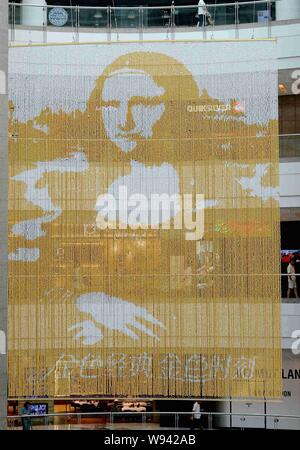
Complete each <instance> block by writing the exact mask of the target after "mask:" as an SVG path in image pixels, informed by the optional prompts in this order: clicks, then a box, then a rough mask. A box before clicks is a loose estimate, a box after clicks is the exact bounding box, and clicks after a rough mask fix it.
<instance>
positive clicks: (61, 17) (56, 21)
mask: <svg viewBox="0 0 300 450" xmlns="http://www.w3.org/2000/svg"><path fill="white" fill-rule="evenodd" d="M48 18H49V22H50V23H51V24H52V25H54V26H56V27H63V26H64V25H65V24H66V23H67V21H68V13H67V11H66V10H65V9H64V8H53V9H51V11H50V12H49V15H48Z"/></svg>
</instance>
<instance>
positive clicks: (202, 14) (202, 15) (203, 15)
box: [197, 0, 207, 27]
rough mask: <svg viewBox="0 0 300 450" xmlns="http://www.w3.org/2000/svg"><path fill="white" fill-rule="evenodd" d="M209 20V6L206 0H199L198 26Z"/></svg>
mask: <svg viewBox="0 0 300 450" xmlns="http://www.w3.org/2000/svg"><path fill="white" fill-rule="evenodd" d="M206 22H207V8H206V4H205V1H204V0H199V2H198V23H197V26H198V27H202V26H204V27H205V25H206Z"/></svg>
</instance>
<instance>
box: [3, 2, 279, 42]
mask: <svg viewBox="0 0 300 450" xmlns="http://www.w3.org/2000/svg"><path fill="white" fill-rule="evenodd" d="M277 1H280V0H257V1H249V2H240V3H239V2H232V3H222V4H207V5H206V7H205V10H204V12H205V14H204V20H202V17H199V14H198V12H199V11H198V5H197V4H196V5H190V6H188V5H187V6H175V5H168V6H156V7H155V6H154V7H147V6H140V7H125V6H122V7H121V6H120V7H111V6H107V7H87V6H63V7H53V6H50V5H47V6H40V5H27V4H26V5H22V4H19V3H14V2H12V3H9V26H10V40H11V42H14V41H15V39H16V36H15V30H16V29H20V28H21V29H22V28H24V29H26V28H27V29H31V30H40V31H42V32H43V33H44V41H45V42H47V32H48V31H59V30H61V31H62V30H63V29H66V31H67V30H68V31H71V32H72V34H73V40H74V41H77V40H79V33H80V30H82V32H84V30H83V29H84V28H85V29H87V28H88V29H92V31H99V32H102V33H105V34H107V36H108V37H110V34H111V33H112V32H115V33H118V32H119V31H122V30H124V31H126V32H128V31H130V30H132V31H134V32H138V33H139V34H140V37H142V33H143V32H146V31H151V30H154V29H160V30H166V33H167V37H171V38H172V33H175V30H180V29H181V28H189V29H192V28H194V29H195V30H199V31H201V30H202V31H203V33H205V36H204V37H209V38H210V39H213V38H214V34H213V33H214V30H215V28H216V27H226V26H228V27H230V28H232V29H234V30H235V32H236V37H237V38H238V37H239V29H241V28H243V26H244V25H246V26H249V24H250V25H253V27H254V26H259V25H263V26H266V27H267V30H268V31H267V35H268V36H267V37H270V36H271V30H270V27H271V24H272V21H275V20H276V2H277ZM86 31H87V30H85V32H86ZM206 32H208V33H209V36H206ZM253 35H254V30H253V31H250V35H249V36H248V37H249V38H250V37H253Z"/></svg>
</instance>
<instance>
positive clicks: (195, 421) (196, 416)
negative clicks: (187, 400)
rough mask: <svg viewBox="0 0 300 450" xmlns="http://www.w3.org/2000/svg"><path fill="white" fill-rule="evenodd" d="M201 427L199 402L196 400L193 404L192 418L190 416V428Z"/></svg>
mask: <svg viewBox="0 0 300 450" xmlns="http://www.w3.org/2000/svg"><path fill="white" fill-rule="evenodd" d="M197 427H198V428H201V407H200V403H198V401H197V400H196V401H195V403H194V405H193V418H192V426H191V430H194V429H195V428H197Z"/></svg>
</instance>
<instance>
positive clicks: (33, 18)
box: [21, 0, 47, 27]
mask: <svg viewBox="0 0 300 450" xmlns="http://www.w3.org/2000/svg"><path fill="white" fill-rule="evenodd" d="M23 5H24V7H23ZM27 5H37V6H27ZM46 5H47V3H46V1H45V0H22V5H21V25H31V26H35V27H42V26H43V24H44V17H45V16H44V8H43V6H46Z"/></svg>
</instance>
